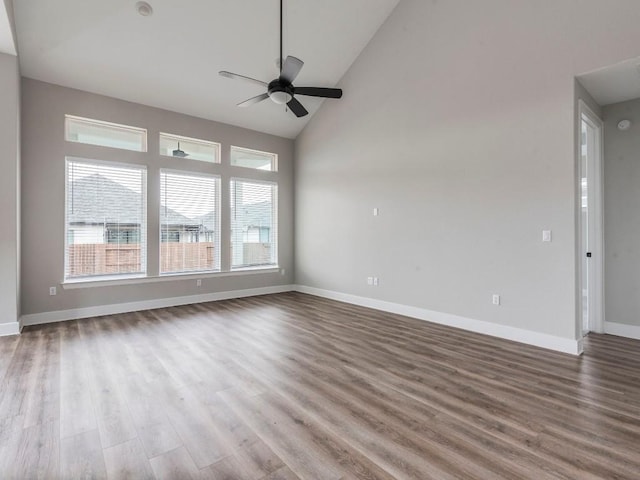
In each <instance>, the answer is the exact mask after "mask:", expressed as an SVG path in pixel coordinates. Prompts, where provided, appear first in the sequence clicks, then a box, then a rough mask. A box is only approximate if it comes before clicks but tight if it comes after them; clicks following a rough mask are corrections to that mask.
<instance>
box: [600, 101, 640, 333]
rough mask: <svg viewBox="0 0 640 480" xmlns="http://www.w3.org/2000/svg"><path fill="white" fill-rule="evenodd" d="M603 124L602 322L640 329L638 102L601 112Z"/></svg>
mask: <svg viewBox="0 0 640 480" xmlns="http://www.w3.org/2000/svg"><path fill="white" fill-rule="evenodd" d="M623 119H628V120H631V121H632V122H633V123H632V125H631V128H630V129H629V130H627V131H624V132H622V131H620V130H618V128H617V125H618V122H619V121H620V120H623ZM603 120H604V248H605V283H604V286H605V318H606V321H607V322H614V323H625V324H627V325H638V326H640V99H638V100H631V101H628V102H623V103H617V104H615V105H609V106H606V107H604V108H603Z"/></svg>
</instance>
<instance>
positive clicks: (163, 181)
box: [160, 170, 220, 274]
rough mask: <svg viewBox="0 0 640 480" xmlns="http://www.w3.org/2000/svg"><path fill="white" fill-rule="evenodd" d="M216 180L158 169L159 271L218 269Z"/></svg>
mask: <svg viewBox="0 0 640 480" xmlns="http://www.w3.org/2000/svg"><path fill="white" fill-rule="evenodd" d="M219 185H220V179H219V177H215V176H211V175H203V174H192V173H185V172H175V171H171V170H161V171H160V273H163V274H166V273H179V272H204V271H212V270H220V223H219V222H220V221H219V218H220V208H219V205H220V201H219V195H220V193H219V192H220V187H219Z"/></svg>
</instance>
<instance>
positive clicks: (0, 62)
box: [0, 53, 20, 332]
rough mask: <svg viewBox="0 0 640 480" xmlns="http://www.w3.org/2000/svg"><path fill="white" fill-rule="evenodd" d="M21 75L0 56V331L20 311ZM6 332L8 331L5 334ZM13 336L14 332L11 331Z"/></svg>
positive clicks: (9, 57) (15, 63) (14, 60)
mask: <svg viewBox="0 0 640 480" xmlns="http://www.w3.org/2000/svg"><path fill="white" fill-rule="evenodd" d="M19 118H20V75H19V70H18V59H17V58H16V57H15V56H13V55H7V54H4V53H0V171H1V172H2V174H1V175H0V206H1V207H0V226H1V228H0V330H3V329H6V328H12V327H11V325H7V326H6V327H2V324H14V327H15V325H17V322H18V317H19V314H20V310H19V295H20V292H19V284H20V280H19V279H20V277H19V258H20V257H19V255H20V252H19V248H20V247H19V238H20V224H19V218H20V216H19V208H20V204H19V199H20V194H19V188H20V140H19V138H20V130H19V128H20V122H19ZM6 331H7V332H9V330H6ZM13 331H14V332H15V328H13Z"/></svg>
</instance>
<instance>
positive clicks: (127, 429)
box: [0, 293, 640, 480]
mask: <svg viewBox="0 0 640 480" xmlns="http://www.w3.org/2000/svg"><path fill="white" fill-rule="evenodd" d="M639 372H640V342H639V341H633V340H627V339H622V338H617V337H612V336H606V335H591V336H589V338H587V339H586V353H585V354H584V355H583V356H582V357H580V358H576V357H572V356H568V355H563V354H559V353H554V352H551V351H546V350H541V349H537V348H534V347H528V346H525V345H521V344H517V343H512V342H508V341H503V340H498V339H494V338H490V337H485V336H482V335H476V334H472V333H467V332H463V331H460V330H455V329H451V328H447V327H442V326H438V325H432V324H429V323H426V322H422V321H418V320H413V319H408V318H404V317H400V316H396V315H392V314H386V313H382V312H377V311H373V310H368V309H366V308H360V307H356V306H352V305H346V304H342V303H337V302H332V301H329V300H324V299H319V298H315V297H311V296H307V295H303V294H300V293H286V294H279V295H271V296H263V297H254V298H248V299H239V300H230V301H223V302H216V303H207V304H200V305H190V306H184V307H176V308H166V309H160V310H153V311H147V312H138V313H130V314H122V315H114V316H111V317H100V318H94V319H87V320H79V321H70V322H64V323H59V324H52V325H46V326H41V327H31V328H26V329H25V331H24V332H23V334H22V335H21V336H19V337H3V338H0V380H1V382H2V383H1V390H0V478H2V479H13V478H21V479H22V478H25V479H37V478H65V479H67V478H68V479H79V478H109V479H121V478H135V479H144V478H158V479H165V478H167V479H250V480H261V479H263V480H290V479H297V478H301V479H320V480H325V479H327V480H329V479H391V478H402V479H405V478H406V479H420V480H424V479H438V480H440V479H500V478H507V479H512V478H514V479H524V478H531V479H552V478H554V479H555V478H562V479H596V478H605V479H613V478H629V479H637V478H640V381H639Z"/></svg>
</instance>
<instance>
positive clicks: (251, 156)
mask: <svg viewBox="0 0 640 480" xmlns="http://www.w3.org/2000/svg"><path fill="white" fill-rule="evenodd" d="M231 165H234V166H236V167H245V168H255V169H256V170H267V171H270V172H275V171H276V170H277V169H278V155H276V154H275V153H268V152H260V151H258V150H250V149H248V148H242V147H231Z"/></svg>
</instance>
